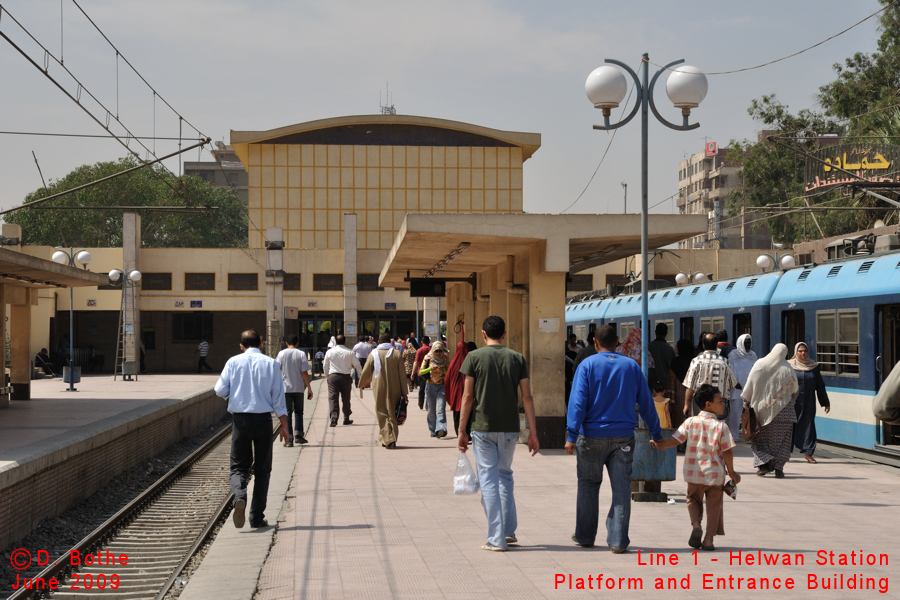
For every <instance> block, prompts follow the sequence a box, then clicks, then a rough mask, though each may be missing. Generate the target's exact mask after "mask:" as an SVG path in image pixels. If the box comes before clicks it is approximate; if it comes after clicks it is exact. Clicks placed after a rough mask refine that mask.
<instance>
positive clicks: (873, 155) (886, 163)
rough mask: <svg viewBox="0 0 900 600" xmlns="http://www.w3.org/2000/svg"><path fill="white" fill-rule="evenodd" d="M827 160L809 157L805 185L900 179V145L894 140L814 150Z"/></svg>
mask: <svg viewBox="0 0 900 600" xmlns="http://www.w3.org/2000/svg"><path fill="white" fill-rule="evenodd" d="M812 154H813V155H814V156H815V157H817V158H819V159H820V160H821V161H824V163H823V162H819V161H817V160H813V159H811V158H807V159H806V171H805V182H804V183H805V186H804V187H805V189H806V191H807V192H809V191H812V190H817V189H821V188H824V187H829V186H832V185H840V184H847V183H854V182H856V181H859V179H857V178H856V177H852V176H850V175H848V174H847V173H844V172H843V171H842V170H841V169H843V170H844V171H850V172H852V173H854V174H855V175H857V176H858V177H862V178H863V179H865V180H866V181H871V182H875V183H900V175H898V167H900V146H898V145H891V144H841V145H838V146H830V147H828V148H821V149H819V150H817V151H815V152H813V153H812Z"/></svg>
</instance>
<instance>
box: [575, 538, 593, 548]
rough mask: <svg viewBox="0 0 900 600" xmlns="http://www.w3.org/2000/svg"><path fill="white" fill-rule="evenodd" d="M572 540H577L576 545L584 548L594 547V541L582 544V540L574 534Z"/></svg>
mask: <svg viewBox="0 0 900 600" xmlns="http://www.w3.org/2000/svg"><path fill="white" fill-rule="evenodd" d="M572 541H573V542H575V545H576V546H581V547H582V548H593V547H594V543H593V542H591V543H590V544H582V543H581V542H579V541H578V539H577V538H576V537H575V536H574V535H573V536H572Z"/></svg>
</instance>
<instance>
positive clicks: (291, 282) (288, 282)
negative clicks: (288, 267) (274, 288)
mask: <svg viewBox="0 0 900 600" xmlns="http://www.w3.org/2000/svg"><path fill="white" fill-rule="evenodd" d="M284 291H286V292H299V291H300V273H285V274H284Z"/></svg>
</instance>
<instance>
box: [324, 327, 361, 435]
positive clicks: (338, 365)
mask: <svg viewBox="0 0 900 600" xmlns="http://www.w3.org/2000/svg"><path fill="white" fill-rule="evenodd" d="M334 342H335V343H334V347H333V348H331V349H330V350H329V351H328V352H326V353H325V364H324V366H323V368H324V371H325V376H326V377H327V378H328V405H329V408H330V409H331V412H330V413H329V415H330V419H331V426H332V427H337V420H338V414H339V413H340V410H339V408H338V396H340V397H341V407H340V408H341V409H342V410H343V412H344V425H352V424H353V421H351V420H350V414H351V413H352V412H353V411H351V410H350V391H351V387H352V381H353V380H352V379H351V378H350V370H351V369H356V371H357V372H360V371H362V366H361V365H360V364H359V360H358V359H357V358H356V355H355V354H354V353H353V350H350V349H349V348H348V347H347V346H345V345H344V344H345V338H344V336H343V335H340V334H339V335H337V336H335V338H334Z"/></svg>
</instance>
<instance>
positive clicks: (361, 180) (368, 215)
mask: <svg viewBox="0 0 900 600" xmlns="http://www.w3.org/2000/svg"><path fill="white" fill-rule="evenodd" d="M249 153H250V181H249V210H250V218H251V220H252V221H253V222H254V223H256V224H257V225H259V227H260V228H261V229H263V230H264V229H265V228H267V227H283V228H284V235H285V241H286V242H287V246H288V247H289V248H341V247H342V246H343V218H344V214H345V213H348V212H353V213H356V216H357V247H358V248H361V249H362V248H372V249H388V248H390V247H391V245H392V244H393V240H394V237H395V235H396V232H397V231H398V230H399V228H400V224H401V223H402V221H403V218H404V217H405V215H406V213H407V212H437V213H444V212H449V213H457V212H461V213H467V212H476V213H506V212H521V211H522V162H523V161H522V149H521V148H518V147H511V148H510V147H491V148H484V147H455V146H448V147H444V146H435V147H431V146H338V145H317V144H302V145H300V144H298V145H288V144H251V145H250V147H249ZM250 235H251V246H253V247H259V246H261V244H262V240H261V237H260V236H261V234H260V232H259V231H251V232H250Z"/></svg>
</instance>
